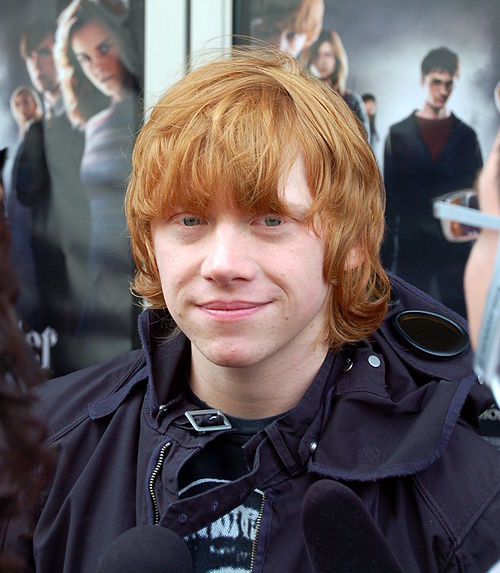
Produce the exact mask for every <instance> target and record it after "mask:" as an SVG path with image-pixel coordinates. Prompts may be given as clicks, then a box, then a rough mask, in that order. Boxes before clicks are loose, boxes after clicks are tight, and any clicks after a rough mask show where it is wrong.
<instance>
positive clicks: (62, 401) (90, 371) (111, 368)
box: [35, 350, 145, 434]
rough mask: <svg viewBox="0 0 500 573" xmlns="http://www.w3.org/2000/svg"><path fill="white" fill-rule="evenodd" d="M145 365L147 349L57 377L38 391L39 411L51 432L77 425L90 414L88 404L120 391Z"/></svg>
mask: <svg viewBox="0 0 500 573" xmlns="http://www.w3.org/2000/svg"><path fill="white" fill-rule="evenodd" d="M144 364H145V356H144V352H143V350H132V351H129V352H126V353H124V354H120V355H118V356H116V357H115V358H113V359H111V360H109V361H106V362H103V363H101V364H98V365H96V366H90V367H88V368H85V369H83V370H78V371H76V372H72V373H70V374H67V375H65V376H61V377H58V378H53V379H52V380H48V381H47V382H45V383H43V384H41V385H40V386H38V387H37V388H36V389H35V397H36V399H37V401H36V406H35V412H36V414H37V415H38V416H39V417H40V418H41V419H42V420H44V421H45V423H46V424H47V425H48V427H49V428H48V429H49V433H50V434H54V433H56V432H57V431H59V430H61V429H62V428H64V427H66V426H68V425H70V424H76V423H77V422H78V420H82V419H83V418H85V417H86V416H87V415H88V414H87V411H88V404H89V403H91V402H93V401H95V400H98V399H100V398H103V397H105V396H107V395H108V394H111V393H113V392H115V391H116V390H118V389H119V388H120V387H121V386H122V385H123V384H125V383H126V382H127V381H128V380H129V379H130V378H131V377H132V376H133V375H134V374H135V373H136V372H138V371H139V370H140V369H141V368H142V367H143V366H144Z"/></svg>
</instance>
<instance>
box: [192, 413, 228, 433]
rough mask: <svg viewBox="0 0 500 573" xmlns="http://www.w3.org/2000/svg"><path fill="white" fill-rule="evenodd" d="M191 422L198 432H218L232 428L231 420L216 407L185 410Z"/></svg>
mask: <svg viewBox="0 0 500 573" xmlns="http://www.w3.org/2000/svg"><path fill="white" fill-rule="evenodd" d="M184 414H185V416H186V418H187V419H188V420H189V423H190V424H191V426H193V428H194V429H195V430H196V431H197V432H217V431H218V430H229V429H230V428H232V426H231V423H230V422H229V420H228V419H227V418H226V416H224V414H223V413H222V412H221V411H220V410H217V409H216V408H210V409H208V410H189V411H188V412H184Z"/></svg>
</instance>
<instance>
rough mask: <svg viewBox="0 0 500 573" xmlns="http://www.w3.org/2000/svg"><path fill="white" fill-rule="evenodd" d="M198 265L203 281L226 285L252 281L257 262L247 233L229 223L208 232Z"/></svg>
mask: <svg viewBox="0 0 500 573" xmlns="http://www.w3.org/2000/svg"><path fill="white" fill-rule="evenodd" d="M204 248H205V249H206V251H205V253H204V257H203V262H202V265H201V275H202V277H203V278H204V279H206V280H212V281H215V282H217V283H220V284H228V283H230V282H231V281H234V280H238V279H240V280H246V281H249V280H252V279H253V278H254V276H255V273H256V263H255V260H254V256H253V255H254V253H253V252H252V251H253V249H252V244H251V240H250V237H249V235H248V233H247V232H245V231H244V230H242V229H241V228H240V227H239V226H237V225H233V224H231V223H227V224H220V225H217V226H216V227H215V228H214V230H213V231H212V232H211V236H210V237H209V240H208V241H207V245H206V247H204Z"/></svg>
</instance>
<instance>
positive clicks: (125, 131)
mask: <svg viewBox="0 0 500 573" xmlns="http://www.w3.org/2000/svg"><path fill="white" fill-rule="evenodd" d="M0 28H1V34H0V37H1V40H0V41H1V43H2V59H1V60H0V61H1V68H0V76H1V79H2V82H1V88H0V93H1V98H0V102H1V107H0V134H1V135H0V147H1V148H4V147H6V148H8V161H7V164H6V166H5V168H4V170H3V174H2V175H3V180H4V184H5V188H6V199H5V207H6V211H7V215H8V218H9V222H10V226H11V232H12V257H13V261H14V268H15V270H16V273H17V276H18V279H19V283H20V287H21V292H20V297H19V300H18V304H17V311H18V316H19V319H20V326H21V328H22V329H23V331H24V332H25V335H26V338H27V340H28V342H29V343H30V345H31V346H32V348H33V350H34V352H35V353H36V355H37V356H38V357H39V359H40V362H41V364H42V366H43V367H44V368H45V369H46V370H47V371H48V373H49V375H60V374H64V373H66V372H69V371H72V370H75V369H77V368H81V367H85V366H89V365H91V364H95V363H97V362H100V361H102V360H104V359H107V358H110V357H112V356H114V355H116V354H117V353H119V352H122V351H126V350H129V349H131V348H133V347H135V346H137V344H138V340H137V334H136V332H137V326H136V318H137V314H138V305H137V302H136V301H134V299H133V298H132V295H131V293H130V289H129V285H130V281H131V279H132V276H133V262H132V257H131V254H130V246H129V241H128V233H127V229H126V223H125V215H124V210H123V199H124V193H125V189H126V185H127V180H128V177H129V174H130V168H131V152H132V148H133V143H134V136H135V134H136V132H137V130H138V128H139V127H140V122H141V117H142V109H141V98H142V86H143V54H144V48H143V46H144V2H143V0H128V1H127V0H73V1H71V2H70V1H68V0H66V1H65V0H54V1H52V2H50V1H47V2H38V1H36V0H32V1H30V2H29V1H23V2H18V1H16V0H5V1H4V2H3V4H2V20H1V23H0Z"/></svg>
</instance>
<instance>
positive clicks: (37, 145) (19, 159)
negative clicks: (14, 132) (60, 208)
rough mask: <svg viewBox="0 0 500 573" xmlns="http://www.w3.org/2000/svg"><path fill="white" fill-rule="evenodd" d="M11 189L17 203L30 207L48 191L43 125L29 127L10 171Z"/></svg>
mask: <svg viewBox="0 0 500 573" xmlns="http://www.w3.org/2000/svg"><path fill="white" fill-rule="evenodd" d="M12 187H13V189H15V190H16V192H17V197H18V199H19V201H20V202H21V203H22V204H23V205H25V206H27V207H31V206H33V205H34V204H35V203H36V202H38V201H40V200H41V199H42V197H44V196H46V195H47V194H48V193H49V190H50V176H49V172H48V169H47V163H46V160H45V151H44V141H43V124H42V122H41V121H38V122H35V123H33V124H31V125H30V127H29V128H28V131H27V132H26V134H25V136H24V139H23V141H22V143H21V145H20V147H19V150H18V152H17V155H16V159H15V162H14V167H13V170H12Z"/></svg>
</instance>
